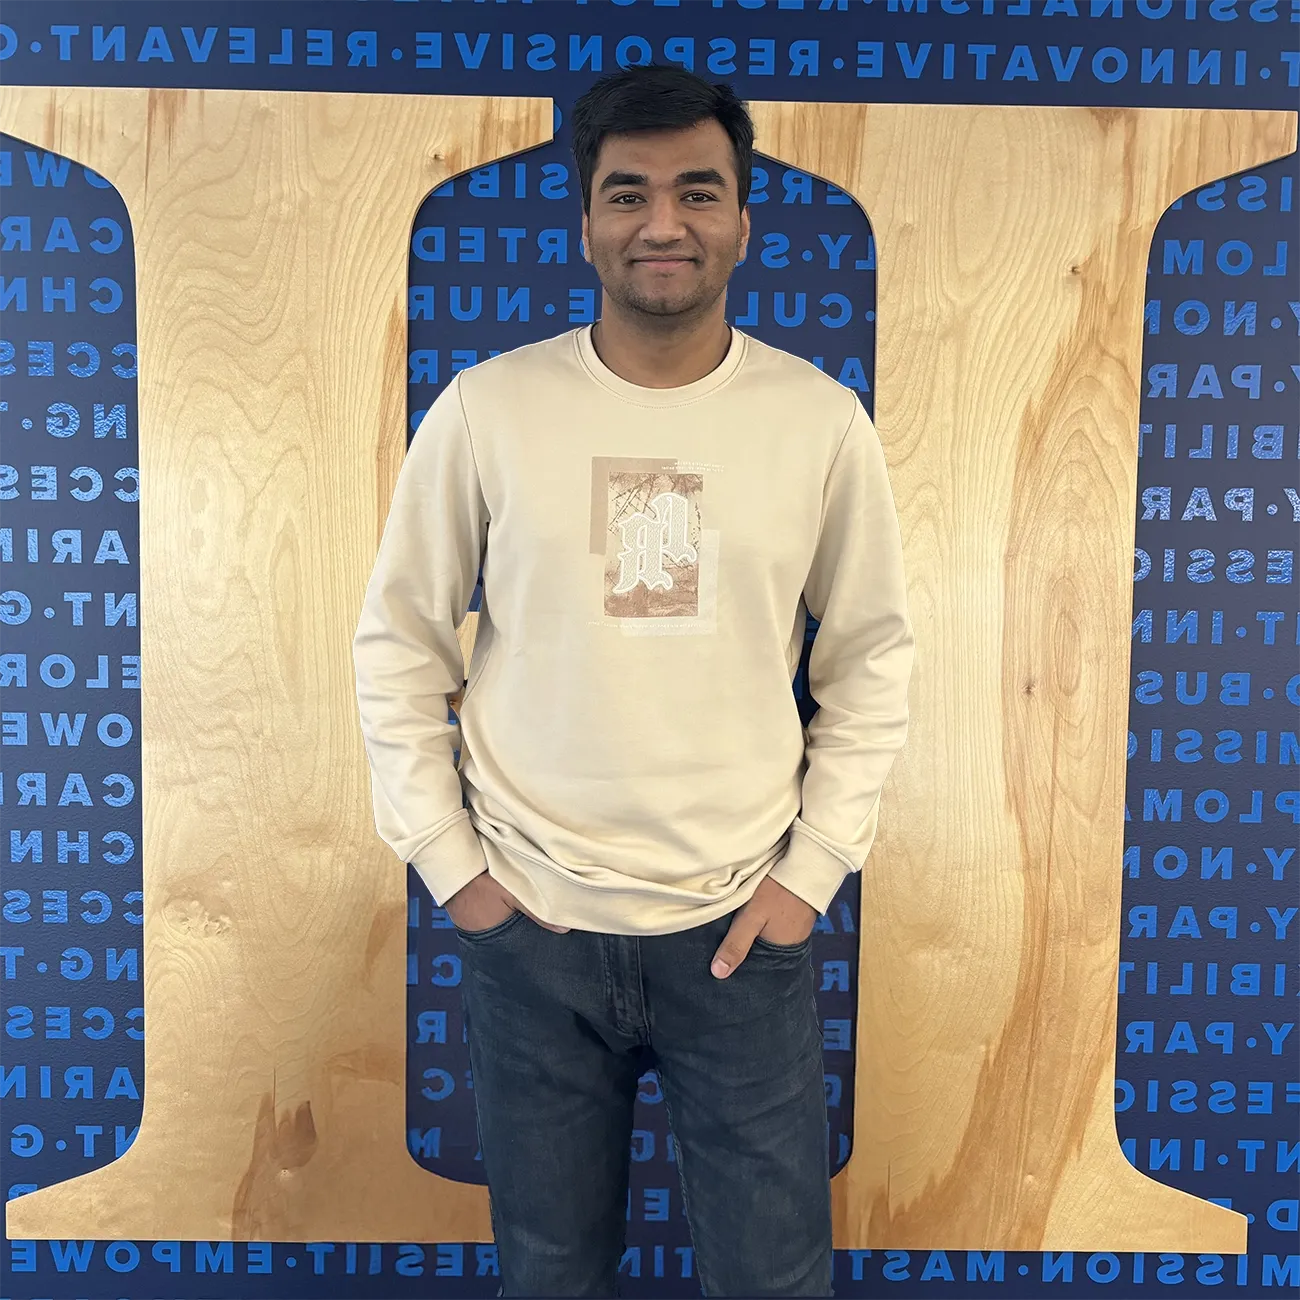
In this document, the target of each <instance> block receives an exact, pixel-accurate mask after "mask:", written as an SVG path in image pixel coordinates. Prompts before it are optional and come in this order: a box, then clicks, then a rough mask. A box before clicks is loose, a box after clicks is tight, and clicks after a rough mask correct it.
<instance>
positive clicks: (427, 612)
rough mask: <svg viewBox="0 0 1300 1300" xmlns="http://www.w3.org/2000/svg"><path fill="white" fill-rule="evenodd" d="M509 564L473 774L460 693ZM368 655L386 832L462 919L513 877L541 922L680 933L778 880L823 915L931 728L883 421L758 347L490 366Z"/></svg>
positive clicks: (439, 445) (388, 595) (455, 401)
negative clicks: (815, 624) (694, 360)
mask: <svg viewBox="0 0 1300 1300" xmlns="http://www.w3.org/2000/svg"><path fill="white" fill-rule="evenodd" d="M480 559H482V561H483V601H482V608H481V611H480V615H479V624H478V637H477V641H476V643H475V648H474V654H473V658H472V662H471V664H470V668H469V674H468V686H467V687H466V691H465V698H464V701H463V702H462V705H461V710H460V719H459V731H460V738H459V747H460V764H459V770H458V768H457V765H456V762H455V757H454V753H455V750H456V747H457V724H456V721H455V720H454V719H452V718H450V717H449V711H448V702H447V701H448V696H450V695H452V694H454V693H455V692H456V691H457V690H458V689H459V688H460V686H461V678H462V671H463V661H462V658H461V652H460V647H459V644H458V642H457V640H456V627H457V625H458V624H459V623H461V622H462V621H463V619H464V617H465V613H466V610H467V609H468V606H469V601H470V599H471V596H472V594H473V590H474V585H475V581H476V579H477V575H478V570H479V562H480ZM805 606H806V608H807V609H808V610H810V611H811V612H812V614H813V616H814V617H815V618H817V619H819V620H820V624H821V625H820V628H819V629H818V631H817V635H816V640H815V642H814V645H813V652H812V656H811V666H810V687H811V691H812V694H813V696H814V698H815V699H816V700H817V701H818V703H819V705H820V709H819V711H818V713H817V714H816V716H815V717H814V718H813V720H812V723H811V725H810V726H809V727H808V728H807V729H806V730H805V728H804V727H803V725H802V723H801V721H800V717H799V712H798V708H797V704H796V701H795V698H794V693H793V690H792V689H791V681H792V678H793V677H794V674H795V672H796V670H797V668H798V664H799V656H800V653H801V650H802V647H803V642H804V614H805ZM353 652H354V657H355V663H356V681H357V701H358V704H359V706H360V712H361V726H362V732H363V734H364V737H365V743H366V751H367V755H368V758H369V763H370V769H371V775H372V787H373V795H374V812H375V822H376V826H377V829H378V831H379V834H380V836H381V837H382V838H383V839H384V841H385V842H386V843H388V844H389V845H390V846H391V847H392V848H393V850H394V851H395V852H396V853H397V855H398V856H399V857H400V858H401V859H402V860H403V861H404V862H409V863H411V864H412V865H413V866H414V867H415V869H416V870H417V871H418V872H419V874H420V876H421V878H422V879H423V881H424V882H425V884H426V885H427V886H428V888H429V891H430V893H431V894H432V895H433V898H434V901H435V902H436V903H438V904H443V903H445V902H446V901H447V900H448V899H449V898H450V897H451V896H452V895H453V894H455V893H456V891H457V890H458V889H460V888H461V887H462V886H463V885H465V884H467V883H468V882H469V881H470V880H471V879H472V878H473V877H474V876H476V875H477V874H479V873H480V872H482V871H484V870H487V871H489V872H491V874H492V876H493V877H494V878H495V879H497V880H498V881H499V882H500V883H501V884H502V885H503V886H505V888H506V889H508V890H509V891H510V892H511V893H512V894H514V895H515V896H516V897H517V898H518V899H519V900H520V902H522V903H523V905H524V906H525V907H526V908H528V909H529V910H530V911H532V912H533V913H534V914H535V915H537V916H538V917H540V918H541V919H542V920H545V921H549V922H553V923H556V924H560V925H567V926H570V927H572V928H574V929H582V930H598V931H604V932H606V933H612V934H637V935H651V934H667V933H671V932H673V931H677V930H683V929H686V928H688V927H690V926H695V925H703V924H705V923H706V922H708V921H711V920H713V919H715V918H716V917H718V916H721V915H723V914H724V913H727V912H730V911H732V910H733V909H735V908H737V907H739V906H741V905H742V904H743V903H745V902H747V901H748V900H749V898H750V896H751V895H752V894H753V892H754V890H755V889H756V888H757V887H758V885H759V883H760V882H761V880H762V879H763V877H764V876H766V875H769V874H770V875H771V876H772V878H773V879H774V880H776V881H778V882H779V883H780V884H782V885H784V886H785V887H786V888H787V889H789V890H791V891H793V892H794V893H795V894H797V895H798V896H799V897H800V898H802V899H804V900H805V901H806V902H808V903H810V904H811V905H812V906H813V907H815V908H816V909H817V910H818V912H823V911H825V909H826V908H827V906H828V905H829V904H830V902H831V900H832V898H833V897H834V895H835V892H836V890H837V889H838V887H839V885H840V883H841V881H842V880H843V878H844V876H845V874H846V873H847V872H850V871H857V870H860V869H861V868H862V866H863V863H864V862H865V860H866V857H867V852H868V850H869V849H870V848H871V843H872V840H873V839H874V837H875V833H876V822H877V816H878V812H879V804H880V792H881V787H882V786H883V784H884V781H885V777H886V775H887V774H888V772H889V768H890V765H891V763H892V762H893V759H894V756H895V754H897V753H898V751H899V749H900V748H901V747H902V745H903V743H904V741H905V739H906V736H907V727H908V705H907V687H908V679H909V677H910V675H911V670H912V661H913V636H912V626H911V622H910V619H909V616H908V612H907V605H906V594H905V585H904V574H903V562H902V545H901V539H900V536H899V527H898V520H897V516H896V514H895V508H894V501H893V496H892V494H891V491H890V486H889V482H888V479H887V477H886V470H885V460H884V456H883V454H882V451H881V446H880V440H879V438H878V436H877V434H876V430H875V427H874V425H873V424H872V422H871V419H870V418H869V417H868V415H867V413H866V411H865V410H864V409H863V407H862V404H861V402H860V401H859V400H858V397H857V395H856V393H854V392H852V391H851V390H849V389H847V388H844V387H842V386H841V385H840V384H839V383H837V382H836V381H835V380H834V379H831V378H830V377H829V376H827V375H825V374H823V373H822V372H821V371H820V370H818V369H817V368H816V367H815V366H813V365H810V364H809V363H808V362H806V361H804V360H802V359H800V358H798V357H795V356H793V355H792V354H790V353H788V352H784V351H782V350H780V349H778V348H774V347H770V346H768V345H767V344H764V343H761V342H759V341H758V340H757V339H755V338H753V337H752V336H749V335H746V334H744V333H742V332H741V331H740V330H734V329H733V331H732V339H731V345H730V348H729V350H728V352H727V355H726V357H725V359H724V360H723V362H722V364H721V365H720V366H719V367H718V368H717V369H716V370H714V371H712V372H711V373H710V374H708V375H706V376H705V377H704V378H703V379H699V380H697V381H695V382H694V383H690V384H685V385H683V386H681V387H678V388H642V387H640V386H638V385H636V384H631V383H629V382H627V381H626V380H624V379H622V378H620V377H619V376H618V375H616V374H615V373H614V372H613V371H611V370H610V369H608V368H607V367H606V366H605V365H604V364H603V363H602V362H601V361H600V358H599V357H598V356H597V355H596V352H595V349H594V347H593V346H592V342H591V327H590V326H586V327H583V328H581V329H577V330H571V331H569V332H567V333H565V334H561V335H559V336H557V337H555V338H551V339H546V340H544V341H543V342H540V343H533V344H529V345H527V346H525V347H520V348H516V349H515V350H514V351H511V352H507V353H504V354H502V355H500V356H497V357H493V358H491V359H490V360H487V361H484V362H481V363H480V364H479V365H477V366H474V367H473V368H471V369H469V370H463V371H461V372H460V373H458V374H457V375H456V377H455V378H454V379H453V380H452V381H451V383H450V384H449V385H448V386H447V388H446V389H445V390H444V391H443V392H442V393H441V394H440V396H439V397H438V398H437V400H436V401H435V402H434V403H433V405H432V406H431V407H430V409H429V411H428V412H427V414H426V415H425V416H424V418H423V420H422V421H421V422H420V425H419V427H418V429H417V430H416V433H415V437H414V439H413V440H412V442H411V446H410V449H409V451H408V453H407V456H406V459H405V461H404V463H403V466H402V470H401V474H400V476H399V478H398V481H397V486H396V489H395V492H394V495H393V501H392V507H391V509H390V511H389V515H388V520H387V523H386V525H385V528H384V533H383V538H382V541H381V543H380V547H379V554H378V558H377V560H376V563H375V568H374V572H373V574H372V576H371V578H370V582H369V585H368V587H367V590H366V594H365V600H364V604H363V608H362V610H361V617H360V623H359V625H358V627H357V630H356V635H355V637H354V641H353ZM466 802H467V804H468V806H467V807H466V806H464V805H465V803H466Z"/></svg>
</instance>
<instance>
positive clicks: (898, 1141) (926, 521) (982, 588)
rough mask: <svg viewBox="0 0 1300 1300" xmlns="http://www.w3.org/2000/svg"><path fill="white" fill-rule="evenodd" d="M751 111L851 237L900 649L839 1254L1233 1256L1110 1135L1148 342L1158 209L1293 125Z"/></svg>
mask: <svg viewBox="0 0 1300 1300" xmlns="http://www.w3.org/2000/svg"><path fill="white" fill-rule="evenodd" d="M751 107H752V108H753V111H754V118H755V123H756V127H757V147H758V148H760V149H761V150H762V151H763V152H764V153H765V154H768V155H770V156H772V157H775V158H778V159H780V160H781V161H782V162H784V163H786V164H790V165H793V166H796V167H799V168H802V169H804V170H806V171H808V172H811V173H813V174H815V175H817V176H820V177H822V178H824V179H826V180H828V181H831V182H833V183H834V184H835V185H838V186H840V187H841V188H843V189H844V190H846V191H847V192H848V193H850V194H852V195H853V196H854V197H855V198H856V199H857V200H858V202H859V203H860V204H861V205H862V207H863V209H864V210H865V211H866V213H867V216H868V218H869V219H870V221H871V226H872V230H873V232H874V235H875V241H876V250H877V263H878V271H877V321H878V333H877V348H878V352H877V365H876V393H875V408H874V409H875V422H876V425H877V427H878V429H879V431H880V435H881V440H882V442H883V444H884V448H885V453H886V456H887V460H888V464H889V472H890V477H891V481H892V483H893V487H894V492H895V496H896V500H897V504H898V510H899V515H900V518H901V523H902V529H903V535H904V541H905V545H906V564H907V572H908V581H909V588H910V592H911V599H912V604H913V613H914V623H915V627H916V635H917V664H916V672H915V676H914V678H913V687H912V694H911V705H912V718H913V722H912V729H911V732H910V735H909V739H908V743H907V746H906V748H905V749H904V751H903V752H902V754H901V756H900V758H899V761H898V763H897V764H896V767H895V769H894V771H893V772H892V773H891V776H890V780H889V783H888V784H887V785H886V787H885V793H884V802H883V805H882V810H881V816H880V832H879V837H878V839H877V841H876V844H875V847H874V848H873V850H872V852H871V856H870V859H869V861H868V862H867V864H866V870H865V872H864V874H863V882H862V924H861V940H860V942H861V965H860V970H859V984H858V987H859V990H860V992H859V1013H858V1023H857V1031H856V1033H857V1056H856V1061H857V1093H856V1098H855V1102H854V1142H853V1154H852V1156H851V1158H850V1160H849V1162H848V1164H847V1165H846V1167H845V1168H844V1170H843V1171H842V1172H841V1173H840V1174H839V1175H838V1176H837V1177H836V1179H835V1180H834V1184H833V1187H834V1205H835V1244H836V1246H838V1247H840V1248H848V1247H857V1248H875V1247H882V1248H883V1247H898V1248H931V1247H942V1248H952V1249H963V1248H965V1249H981V1250H988V1249H1006V1250H1082V1251H1093V1250H1109V1251H1217V1252H1223V1253H1225V1254H1237V1253H1241V1252H1244V1251H1245V1249H1246V1220H1245V1217H1244V1216H1242V1215H1240V1214H1236V1213H1234V1212H1232V1211H1229V1210H1227V1209H1224V1208H1222V1207H1220V1206H1216V1205H1212V1204H1209V1203H1208V1202H1204V1201H1201V1200H1199V1199H1197V1198H1195V1197H1192V1196H1189V1195H1187V1194H1185V1193H1183V1192H1181V1191H1177V1190H1175V1189H1173V1188H1168V1187H1165V1186H1164V1185H1162V1184H1160V1183H1157V1182H1155V1181H1154V1180H1152V1179H1150V1178H1148V1177H1147V1176H1145V1175H1144V1174H1142V1173H1140V1172H1139V1171H1138V1170H1136V1169H1135V1168H1134V1167H1133V1166H1131V1165H1130V1164H1129V1163H1128V1162H1127V1161H1126V1160H1125V1159H1124V1157H1123V1154H1122V1152H1121V1150H1120V1148H1119V1145H1118V1142H1117V1138H1116V1133H1115V1114H1114V1101H1113V1090H1114V1079H1115V1031H1116V1013H1117V975H1118V962H1119V938H1120V890H1121V874H1120V864H1121V855H1122V851H1123V838H1124V822H1123V804H1124V794H1125V742H1126V736H1127V727H1128V696H1127V691H1128V686H1129V650H1130V620H1131V610H1132V572H1133V569H1132V566H1133V546H1134V534H1135V519H1136V490H1137V427H1138V400H1139V396H1140V385H1139V371H1140V363H1141V358H1142V334H1141V320H1142V309H1143V302H1144V298H1145V290H1146V275H1145V271H1146V262H1147V256H1148V250H1149V248H1150V244H1151V237H1152V233H1153V231H1154V229H1155V226H1156V223H1157V222H1158V221H1159V219H1160V217H1161V215H1162V214H1163V213H1164V211H1165V210H1166V208H1167V207H1168V206H1169V205H1170V204H1171V203H1172V202H1173V201H1174V200H1175V199H1177V198H1178V197H1179V196H1180V195H1183V194H1186V193H1187V192H1188V191H1190V190H1193V189H1195V188H1196V187H1197V186H1200V185H1204V184H1206V183H1207V182H1210V181H1213V180H1215V179H1217V178H1219V177H1222V176H1226V175H1228V174H1230V173H1232V172H1236V171H1240V170H1243V169H1245V168H1248V167H1251V166H1254V165H1256V164H1259V163H1263V162H1267V161H1270V160H1272V159H1275V158H1278V157H1281V156H1282V155H1284V154H1287V153H1290V152H1292V151H1293V150H1294V149H1295V147H1296V117H1295V114H1290V113H1268V112H1231V111H1218V110H1146V109H1141V110H1140V109H1105V110H1102V109H1088V108H1050V107H1049V108H1023V107H990V106H976V105H925V104H871V105H867V104H793V103H761V104H755V105H752V106H751Z"/></svg>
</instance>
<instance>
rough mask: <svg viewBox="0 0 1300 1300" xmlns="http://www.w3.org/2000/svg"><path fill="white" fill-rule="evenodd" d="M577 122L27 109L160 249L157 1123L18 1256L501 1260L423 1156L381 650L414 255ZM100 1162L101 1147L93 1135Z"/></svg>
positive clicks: (113, 105) (477, 1211)
mask: <svg viewBox="0 0 1300 1300" xmlns="http://www.w3.org/2000/svg"><path fill="white" fill-rule="evenodd" d="M551 126H552V107H551V102H550V101H549V100H546V99H505V98H479V97H455V96H443V97H437V96H430V95H345V94H299V93H271V92H265V93H263V92H249V91H230V90H141V89H100V88H95V89H83V88H78V87H73V88H57V89H51V88H45V87H8V88H5V89H3V90H0V129H3V130H4V131H7V132H9V133H10V134H12V135H15V136H18V137H20V138H21V139H22V140H25V141H30V142H31V143H33V144H36V145H38V146H40V147H43V148H46V149H51V150H54V151H57V152H58V153H61V154H64V155H67V156H68V157H70V158H72V159H73V160H74V162H77V163H84V164H86V165H88V166H90V167H92V168H93V169H94V170H95V171H97V172H99V173H100V174H101V175H103V176H104V177H106V178H107V179H108V180H109V181H111V182H112V183H113V184H114V185H115V186H116V187H117V188H118V190H119V191H120V192H121V194H122V196H123V198H124V199H125V201H126V207H127V211H128V213H129V215H130V219H131V225H132V231H133V234H134V239H135V256H136V281H137V291H136V292H137V315H138V331H137V335H138V345H139V411H140V473H141V493H140V555H139V565H140V585H141V619H140V652H141V674H140V676H141V722H142V737H141V755H142V800H143V815H144V843H143V851H142V856H143V872H144V941H143V942H144V1013H145V1039H144V1053H145V1079H144V1112H143V1118H142V1120H141V1123H140V1128H139V1133H138V1135H137V1137H136V1139H135V1142H134V1143H133V1144H132V1146H131V1147H130V1148H129V1149H128V1150H127V1151H126V1152H125V1154H124V1155H123V1156H122V1157H121V1158H120V1159H118V1160H116V1161H114V1162H113V1163H111V1164H109V1165H106V1166H104V1167H103V1168H101V1169H98V1170H95V1171H93V1172H91V1173H87V1174H85V1175H83V1176H81V1177H78V1178H74V1179H71V1180H69V1181H67V1182H64V1183H60V1184H58V1185H55V1186H52V1187H48V1188H43V1189H41V1190H39V1191H36V1192H33V1193H31V1194H29V1195H26V1196H23V1197H20V1198H18V1199H16V1200H13V1201H10V1202H9V1204H8V1206H7V1216H8V1235H9V1236H10V1238H12V1239H35V1238H51V1237H54V1238H100V1239H103V1238H114V1239H117V1238H134V1239H137V1240H160V1239H161V1240H187V1241H192V1240H217V1241H221V1240H234V1241H288V1242H293V1241H319V1240H324V1241H336V1242H341V1241H360V1242H365V1241H411V1242H435V1241H490V1240H491V1237H492V1233H491V1223H490V1219H489V1216H488V1204H487V1192H486V1189H485V1188H483V1187H482V1186H477V1185H473V1186H470V1185H465V1184H462V1183H457V1182H451V1181H448V1180H445V1179H442V1178H439V1177H436V1176H435V1175H433V1174H430V1173H428V1172H427V1171H425V1170H423V1169H421V1168H420V1166H419V1165H417V1164H416V1163H415V1161H414V1160H413V1159H412V1157H411V1156H410V1154H409V1152H408V1150H407V1147H406V1137H405V1134H406V1077H405V1060H406V1050H405V1044H406V917H407V903H406V874H407V871H406V867H405V866H404V865H403V864H402V863H401V862H399V861H398V860H397V859H396V857H395V856H394V855H393V853H392V851H391V850H390V849H389V848H388V847H387V846H386V845H385V844H383V842H382V841H381V840H380V839H379V838H378V836H377V834H376V832H375V826H374V815H373V811H372V807H371V802H370V779H369V772H368V769H367V764H366V759H365V751H364V746H363V743H362V738H361V728H360V723H359V720H358V715H357V705H356V694H355V684H354V676H353V664H352V644H351V643H352V634H353V632H354V631H355V628H356V621H357V617H358V613H359V610H360V608H361V599H362V595H363V593H364V591H365V586H366V581H367V579H368V578H369V576H370V571H371V568H372V566H373V564H374V559H375V554H376V551H377V548H378V545H379V537H380V533H381V531H382V527H383V522H384V519H385V517H386V516H387V513H388V505H389V502H390V500H391V498H392V491H393V485H394V483H395V481H396V477H397V473H398V470H399V469H400V467H401V463H402V459H403V457H404V456H405V454H406V348H407V312H406V290H407V260H408V249H409V242H410V236H411V228H412V223H413V220H414V218H415V214H416V212H417V210H418V208H419V205H420V204H421V203H422V202H423V200H424V199H425V197H426V196H427V195H428V193H429V191H430V190H432V189H434V188H435V187H436V186H437V185H439V184H441V183H442V182H443V181H444V180H446V179H447V178H448V177H449V176H453V175H456V174H457V173H460V172H463V171H466V170H468V169H470V168H473V167H478V166H482V165H484V164H486V163H488V162H491V161H492V160H493V159H496V158H500V157H503V156H505V155H508V154H512V153H516V152H518V151H520V150H523V149H528V148H532V147H534V146H536V145H538V144H541V143H544V142H545V141H547V140H549V139H550V138H551ZM67 1136H68V1137H69V1138H71V1137H72V1134H68V1135H67Z"/></svg>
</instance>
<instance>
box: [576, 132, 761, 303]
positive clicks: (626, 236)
mask: <svg viewBox="0 0 1300 1300" xmlns="http://www.w3.org/2000/svg"><path fill="white" fill-rule="evenodd" d="M738 197H739V195H738V191H737V188H736V164H735V159H734V157H733V155H732V151H731V141H730V140H729V139H728V138H727V133H726V132H725V131H724V130H723V129H722V124H721V123H720V122H718V121H717V120H716V119H715V118H709V119H708V120H707V121H704V122H698V123H696V125H695V126H691V127H686V128H685V129H683V130H672V131H647V132H636V133H634V134H630V135H610V136H606V137H605V139H604V140H603V141H601V147H600V156H599V157H598V158H597V159H596V167H595V170H594V171H593V173H592V178H591V211H590V213H584V214H583V218H582V239H583V245H584V256H585V257H586V259H587V261H589V262H590V263H591V264H592V265H593V266H594V267H595V268H596V273H597V274H598V275H599V276H600V282H601V284H602V285H603V286H604V289H605V293H606V294H607V295H608V296H609V298H611V299H612V300H613V301H614V302H615V303H617V304H618V306H619V307H621V308H622V309H623V311H624V312H625V313H626V314H627V315H629V316H638V315H640V316H651V317H658V318H661V319H662V320H664V322H665V323H667V318H670V317H680V318H683V319H691V318H699V317H700V316H703V315H704V314H705V313H706V312H707V311H708V309H709V308H710V307H711V306H713V304H714V303H716V302H717V300H718V298H719V297H720V296H721V295H722V294H723V293H724V292H725V291H726V287H727V281H728V280H729V279H730V278H731V273H732V271H733V270H734V269H735V266H736V263H737V262H738V261H740V260H741V259H742V258H743V257H744V256H745V249H746V247H747V246H748V243H749V209H748V208H745V209H743V210H742V209H741V207H740V205H739V202H738Z"/></svg>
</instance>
